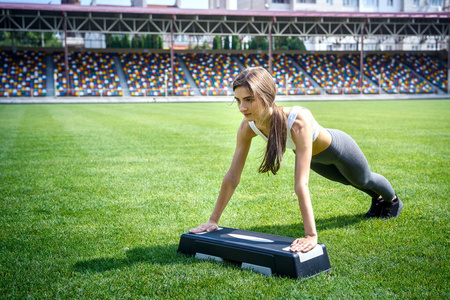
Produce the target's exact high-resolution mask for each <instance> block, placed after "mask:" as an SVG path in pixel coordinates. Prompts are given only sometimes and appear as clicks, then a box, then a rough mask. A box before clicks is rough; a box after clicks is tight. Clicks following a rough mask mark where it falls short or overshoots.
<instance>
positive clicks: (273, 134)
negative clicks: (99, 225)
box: [189, 67, 403, 252]
mask: <svg viewBox="0 0 450 300" xmlns="http://www.w3.org/2000/svg"><path fill="white" fill-rule="evenodd" d="M233 91H234V97H235V100H236V102H237V105H238V108H239V111H240V112H241V113H242V114H243V115H244V119H243V120H242V122H241V124H240V126H239V130H238V133H237V142H236V150H235V153H234V156H233V160H232V163H231V167H230V169H229V170H228V172H227V173H226V175H225V177H224V179H223V181H222V186H221V188H220V192H219V196H218V199H217V202H216V205H215V207H214V210H213V212H212V214H211V217H210V218H209V220H208V222H206V223H204V224H202V225H200V226H198V227H196V228H194V229H191V230H190V231H189V232H190V233H202V232H210V231H213V230H217V229H218V222H219V219H220V217H221V215H222V212H223V211H224V209H225V207H226V205H227V203H228V201H229V200H230V198H231V196H232V195H233V193H234V191H235V189H236V187H237V186H238V184H239V181H240V177H241V173H242V170H243V168H244V165H245V161H246V158H247V155H248V152H249V149H250V144H251V141H252V139H253V138H254V137H256V136H258V135H259V136H260V137H262V138H263V139H264V140H266V141H267V148H266V152H265V154H264V157H263V160H262V163H261V165H260V167H259V172H260V173H266V172H271V173H273V174H276V173H277V171H278V170H279V168H280V166H281V160H282V157H283V154H284V152H285V150H286V148H289V149H292V150H294V152H295V175H294V176H295V193H296V195H297V197H298V203H299V206H300V212H301V214H302V218H303V225H304V228H305V237H304V238H298V239H296V240H295V241H294V242H293V243H292V245H291V247H290V250H291V251H292V252H307V251H309V250H311V249H313V248H314V247H315V246H316V245H317V231H316V225H315V220H314V214H313V209H312V205H311V198H310V194H309V188H308V181H309V170H310V169H312V170H313V171H315V172H317V173H318V174H320V175H322V176H324V177H326V178H328V179H330V180H333V181H337V182H340V183H343V184H345V185H352V186H353V187H355V188H357V189H359V190H361V191H363V192H365V193H367V194H368V195H369V196H370V197H372V205H371V207H370V209H369V211H368V212H367V213H366V217H368V218H373V217H378V218H383V219H388V218H392V217H395V218H396V217H398V215H399V214H400V211H401V210H402V208H403V203H402V201H401V200H400V199H399V198H398V197H397V195H396V194H395V192H394V189H393V188H392V186H391V184H390V183H389V181H388V180H387V179H386V178H384V177H383V176H382V175H379V174H376V173H373V172H371V171H370V168H369V164H368V162H367V160H366V158H365V156H364V154H363V153H362V151H361V149H360V148H359V147H358V145H357V144H356V142H355V141H354V140H353V139H352V138H351V137H350V136H349V135H347V134H346V133H344V132H342V131H340V130H336V129H325V128H323V127H322V126H320V125H319V124H318V123H317V121H316V120H315V119H314V117H313V115H312V114H311V112H310V111H309V110H308V109H306V108H302V107H299V106H294V107H290V108H289V107H281V106H277V105H276V104H275V96H276V92H277V90H276V84H275V81H274V79H273V77H272V76H271V75H270V74H269V72H267V71H266V70H265V69H264V68H261V67H256V68H248V69H245V70H244V71H243V72H242V73H241V74H239V75H238V76H237V78H236V79H235V81H234V82H233Z"/></svg>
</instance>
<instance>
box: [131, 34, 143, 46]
mask: <svg viewBox="0 0 450 300" xmlns="http://www.w3.org/2000/svg"><path fill="white" fill-rule="evenodd" d="M142 46H143V43H142V38H141V37H140V36H138V35H134V36H133V39H132V40H131V48H133V49H140V48H142Z"/></svg>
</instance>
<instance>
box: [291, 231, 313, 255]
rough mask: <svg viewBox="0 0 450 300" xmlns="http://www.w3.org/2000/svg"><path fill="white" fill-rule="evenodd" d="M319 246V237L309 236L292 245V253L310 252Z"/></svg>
mask: <svg viewBox="0 0 450 300" xmlns="http://www.w3.org/2000/svg"><path fill="white" fill-rule="evenodd" d="M316 245H317V235H307V236H305V237H304V238H300V239H296V240H295V241H294V242H293V243H292V244H291V249H290V250H291V252H308V251H309V250H312V249H313V248H314V247H315V246H316Z"/></svg>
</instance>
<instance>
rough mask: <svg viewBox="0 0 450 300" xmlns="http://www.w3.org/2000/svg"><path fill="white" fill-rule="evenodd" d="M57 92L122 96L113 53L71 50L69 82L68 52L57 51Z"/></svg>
mask: <svg viewBox="0 0 450 300" xmlns="http://www.w3.org/2000/svg"><path fill="white" fill-rule="evenodd" d="M53 62H54V76H55V89H56V96H122V95H123V92H122V88H121V87H120V82H119V76H118V75H117V71H116V69H115V64H114V60H113V58H112V55H111V54H108V53H99V52H71V53H69V56H68V62H69V78H70V86H69V85H68V82H67V79H66V76H65V69H64V65H65V61H64V53H61V52H58V53H54V56H53Z"/></svg>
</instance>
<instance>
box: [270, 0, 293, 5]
mask: <svg viewBox="0 0 450 300" xmlns="http://www.w3.org/2000/svg"><path fill="white" fill-rule="evenodd" d="M272 3H280V4H289V0H272Z"/></svg>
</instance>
